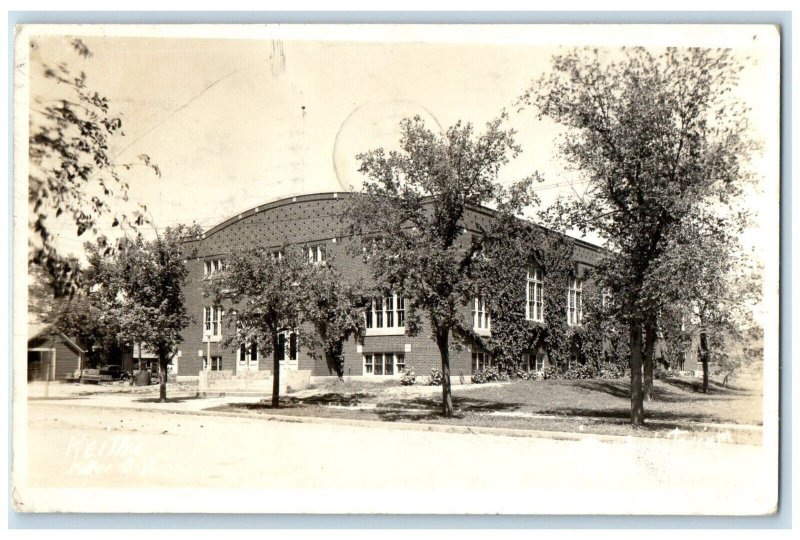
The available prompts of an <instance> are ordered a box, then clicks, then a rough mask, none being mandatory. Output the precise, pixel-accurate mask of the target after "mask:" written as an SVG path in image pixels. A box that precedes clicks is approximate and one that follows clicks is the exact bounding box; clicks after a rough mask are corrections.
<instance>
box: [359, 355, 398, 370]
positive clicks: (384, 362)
mask: <svg viewBox="0 0 800 540" xmlns="http://www.w3.org/2000/svg"><path fill="white" fill-rule="evenodd" d="M405 371H406V357H405V355H404V354H402V353H372V354H365V355H364V375H399V374H401V373H405Z"/></svg>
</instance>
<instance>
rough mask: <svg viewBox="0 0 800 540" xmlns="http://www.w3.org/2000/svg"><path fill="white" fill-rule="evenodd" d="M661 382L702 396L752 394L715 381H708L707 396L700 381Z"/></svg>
mask: <svg viewBox="0 0 800 540" xmlns="http://www.w3.org/2000/svg"><path fill="white" fill-rule="evenodd" d="M662 382H664V383H665V384H668V385H670V386H673V387H675V388H680V389H681V390H683V391H685V392H693V393H697V394H701V395H703V396H713V395H716V396H720V395H721V396H742V395H748V394H752V393H753V391H751V390H747V389H745V388H740V387H735V386H730V385H728V386H722V383H719V382H717V381H708V394H705V393H703V380H702V379H677V378H676V379H663V380H662Z"/></svg>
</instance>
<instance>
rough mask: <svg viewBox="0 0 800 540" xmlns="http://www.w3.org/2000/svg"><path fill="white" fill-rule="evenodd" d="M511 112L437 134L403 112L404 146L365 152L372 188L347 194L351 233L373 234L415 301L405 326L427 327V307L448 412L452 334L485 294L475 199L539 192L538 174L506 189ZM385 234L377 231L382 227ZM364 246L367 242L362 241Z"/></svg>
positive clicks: (504, 201)
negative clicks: (474, 227)
mask: <svg viewBox="0 0 800 540" xmlns="http://www.w3.org/2000/svg"><path fill="white" fill-rule="evenodd" d="M502 120H503V118H500V119H497V120H494V121H492V122H490V123H488V124H487V129H486V132H485V133H482V134H479V135H476V134H475V133H474V130H473V127H472V125H471V124H462V123H460V122H459V123H456V124H455V125H454V126H452V127H450V128H449V129H448V130H447V131H446V133H444V134H442V135H438V134H436V133H434V132H433V131H431V130H429V129H428V128H426V127H425V125H424V123H423V121H422V120H421V119H420V118H419V117H415V118H413V119H405V120H403V121H402V122H401V124H400V127H401V131H402V135H401V140H400V146H401V148H402V150H401V151H392V152H389V153H387V152H386V151H385V150H383V149H376V150H372V151H370V152H368V153H366V154H360V155H359V156H357V158H358V159H359V160H360V161H361V166H360V169H359V170H360V172H361V173H362V174H363V175H364V176H365V180H364V184H363V192H362V193H359V194H356V195H354V196H353V197H350V198H349V199H348V206H347V208H346V210H345V213H344V220H345V223H346V224H347V226H348V230H349V233H350V234H351V235H353V236H354V237H356V238H361V239H369V238H372V239H373V241H371V242H366V243H365V244H364V246H363V248H364V250H366V256H367V259H368V263H369V265H370V268H371V269H372V273H373V274H374V276H375V278H376V279H377V280H378V281H379V283H381V284H382V286H383V288H384V289H386V290H391V291H394V292H396V293H397V294H398V295H402V296H403V297H404V298H405V300H406V302H407V303H408V304H410V305H409V306H408V309H409V317H407V324H406V329H407V330H406V331H407V332H409V333H413V332H416V331H417V330H418V328H417V325H416V324H413V320H414V318H413V317H411V315H412V312H411V310H413V313H415V314H416V313H420V312H421V313H425V314H426V315H427V318H428V320H429V322H430V328H431V333H432V338H433V340H434V341H435V342H436V345H437V347H438V349H439V354H440V356H441V365H442V375H443V383H442V413H443V415H444V416H452V414H453V402H452V396H451V391H450V356H449V355H450V337H451V334H452V335H454V336H455V337H456V338H457V339H458V340H459V341H463V340H465V339H467V338H468V337H469V335H470V334H471V327H472V325H471V323H470V322H468V321H466V320H465V318H464V316H463V314H464V312H465V308H466V306H467V305H468V303H469V302H471V301H472V299H473V298H474V297H475V296H476V295H478V294H480V292H479V291H477V290H476V284H477V282H476V279H475V277H474V276H473V275H472V273H471V270H472V267H473V262H474V261H475V257H474V255H475V253H476V252H477V251H478V250H479V249H480V248H479V245H478V244H476V243H475V242H470V241H469V239H468V238H465V236H466V235H465V231H464V227H465V223H464V218H465V213H466V211H467V209H468V208H469V207H474V206H479V205H483V204H490V203H495V204H498V206H499V209H500V210H501V211H504V212H509V213H513V212H518V211H519V210H520V209H521V208H522V207H523V206H524V205H526V204H530V203H531V202H532V200H533V198H532V195H531V193H530V189H529V188H530V184H531V182H532V180H533V179H532V178H528V179H526V180H524V181H522V182H520V183H519V184H517V185H516V186H514V187H513V188H511V189H510V190H509V191H508V193H506V192H505V191H504V190H503V189H502V188H501V187H500V186H499V185H498V184H497V183H496V180H497V174H498V171H499V169H500V167H502V166H503V165H504V164H506V163H507V162H508V161H509V158H511V157H515V156H516V155H517V154H518V153H519V152H520V148H519V146H518V145H517V144H516V143H515V142H514V132H513V131H506V130H503V129H501V123H502ZM376 235H377V236H376ZM354 250H355V251H356V252H357V253H360V252H361V250H362V246H361V245H358V244H357V243H356V245H354Z"/></svg>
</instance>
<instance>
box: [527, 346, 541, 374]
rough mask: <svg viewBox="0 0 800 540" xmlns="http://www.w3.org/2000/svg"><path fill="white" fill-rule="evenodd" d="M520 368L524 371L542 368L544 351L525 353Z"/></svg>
mask: <svg viewBox="0 0 800 540" xmlns="http://www.w3.org/2000/svg"><path fill="white" fill-rule="evenodd" d="M522 369H524V370H526V371H542V370H543V369H544V351H538V352H535V353H529V354H526V355H525V361H524V362H523V365H522Z"/></svg>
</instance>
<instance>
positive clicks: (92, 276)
mask: <svg viewBox="0 0 800 540" xmlns="http://www.w3.org/2000/svg"><path fill="white" fill-rule="evenodd" d="M196 234H197V229H196V228H195V227H185V226H178V227H171V228H167V229H165V230H164V231H163V233H161V234H159V235H158V236H157V237H156V238H155V239H153V240H145V239H144V237H143V236H142V235H141V234H139V235H137V236H136V238H134V239H133V240H131V241H128V242H125V243H123V244H122V245H121V247H120V250H119V251H118V252H117V253H116V254H114V255H111V256H108V255H107V251H106V250H105V248H104V247H103V245H98V244H87V246H86V247H87V251H88V253H89V268H88V270H87V272H86V279H87V286H88V287H89V288H90V290H94V291H95V292H93V293H92V295H93V296H92V298H93V299H94V300H93V301H94V302H97V304H96V305H99V306H102V312H101V313H100V315H99V320H100V321H101V323H102V324H103V325H111V324H113V325H116V326H117V328H118V336H119V337H120V338H121V339H122V340H124V341H129V342H133V343H141V344H143V345H144V346H145V347H147V348H148V349H150V350H151V351H153V353H155V355H156V356H157V357H158V359H159V372H160V375H161V392H160V396H161V399H162V400H166V382H167V373H166V370H167V364H168V362H169V361H170V360H171V359H172V358H173V357H174V356H175V354H176V353H177V350H178V345H179V344H180V343H181V342H182V340H183V338H182V337H181V332H182V331H183V329H184V328H186V326H188V324H189V323H190V322H191V317H190V316H189V315H188V313H187V311H186V305H185V302H186V301H185V296H184V293H183V288H184V286H185V284H186V279H187V277H188V270H187V268H186V263H185V259H184V257H186V256H187V253H184V249H183V242H184V240H186V239H187V238H190V237H193V236H194V235H196Z"/></svg>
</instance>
